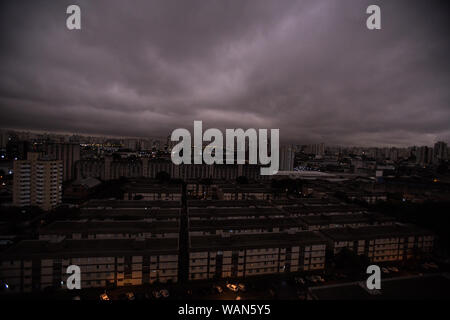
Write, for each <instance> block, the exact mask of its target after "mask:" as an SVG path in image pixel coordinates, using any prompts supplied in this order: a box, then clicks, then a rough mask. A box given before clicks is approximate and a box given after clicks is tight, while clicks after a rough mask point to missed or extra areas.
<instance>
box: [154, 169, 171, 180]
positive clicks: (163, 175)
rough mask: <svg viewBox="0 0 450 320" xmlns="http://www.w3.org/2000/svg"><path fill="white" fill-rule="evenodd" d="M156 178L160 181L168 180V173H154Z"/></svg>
mask: <svg viewBox="0 0 450 320" xmlns="http://www.w3.org/2000/svg"><path fill="white" fill-rule="evenodd" d="M155 178H156V180H158V181H159V182H160V183H163V182H168V181H169V180H170V174H168V173H167V172H165V171H160V172H158V173H157V174H156V177H155Z"/></svg>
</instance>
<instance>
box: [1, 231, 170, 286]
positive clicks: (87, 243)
mask: <svg viewBox="0 0 450 320" xmlns="http://www.w3.org/2000/svg"><path fill="white" fill-rule="evenodd" d="M69 265H77V266H79V267H80V269H81V288H82V289H83V288H93V287H101V288H106V287H108V286H119V287H120V286H125V285H142V284H145V283H154V282H155V281H159V282H167V281H173V282H176V281H177V277H178V276H177V275H178V240H177V239H146V240H132V239H120V240H63V241H59V242H51V241H43V240H25V241H22V242H20V243H18V244H17V245H15V246H14V247H11V248H9V249H8V250H6V251H5V252H2V254H1V255H0V282H2V283H3V284H6V285H7V287H8V290H9V291H11V292H30V291H40V290H44V289H45V288H48V287H53V288H66V280H67V277H68V274H67V273H66V271H67V267H68V266H69Z"/></svg>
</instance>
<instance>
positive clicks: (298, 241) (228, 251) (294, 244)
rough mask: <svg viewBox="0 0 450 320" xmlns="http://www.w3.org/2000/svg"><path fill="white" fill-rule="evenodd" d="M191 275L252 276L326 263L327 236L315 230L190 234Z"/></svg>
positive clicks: (192, 277)
mask: <svg viewBox="0 0 450 320" xmlns="http://www.w3.org/2000/svg"><path fill="white" fill-rule="evenodd" d="M189 241H190V252H189V279H190V280H199V279H213V278H230V277H233V278H235V277H248V276H254V275H265V274H277V273H284V272H297V271H316V270H322V269H323V268H324V267H325V251H326V240H325V239H324V238H323V237H322V236H321V235H320V234H319V233H315V232H300V233H296V234H252V235H233V236H223V235H222V236H218V235H215V236H198V237H190V239H189Z"/></svg>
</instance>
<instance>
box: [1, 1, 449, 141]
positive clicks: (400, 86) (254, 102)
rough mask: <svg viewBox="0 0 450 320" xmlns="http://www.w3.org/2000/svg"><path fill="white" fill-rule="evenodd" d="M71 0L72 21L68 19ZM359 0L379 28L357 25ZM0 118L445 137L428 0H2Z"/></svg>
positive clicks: (346, 136) (126, 127)
mask: <svg viewBox="0 0 450 320" xmlns="http://www.w3.org/2000/svg"><path fill="white" fill-rule="evenodd" d="M69 4H78V5H80V7H81V10H82V30H81V31H69V30H67V29H66V27H65V19H66V14H65V10H66V7H67V6H68V5H69ZM369 4H379V5H380V6H381V9H382V30H381V31H369V30H367V28H366V27H365V19H366V17H367V15H366V14H365V10H366V8H367V6H368V5H369ZM0 8H1V13H0V14H1V21H0V24H1V34H0V48H1V49H0V72H1V78H0V114H1V117H0V126H1V127H10V128H25V129H39V130H49V131H50V130H55V131H65V132H67V131H72V132H77V133H91V134H108V135H126V136H142V137H148V136H150V135H167V134H169V133H170V132H171V131H172V130H173V129H175V128H178V127H186V128H191V127H192V123H193V121H194V120H203V122H204V127H219V128H234V127H243V128H248V127H261V128H280V130H281V138H282V140H286V141H291V142H322V141H324V142H326V143H343V144H357V145H377V144H378V145H379V144H382V145H411V144H431V143H432V142H434V141H435V140H437V139H444V140H449V138H450V128H449V119H450V109H449V105H448V102H449V98H450V97H449V92H448V88H449V87H450V78H449V71H450V70H449V69H450V68H449V61H448V56H449V55H448V54H449V47H448V44H449V37H448V33H446V28H447V27H448V17H447V14H448V5H447V4H445V3H444V4H441V2H438V1H430V3H425V2H423V1H420V2H419V1H417V2H416V1H406V0H405V1H403V0H402V1H366V0H340V1H338V0H335V1H313V0H310V1H309V0H308V1H300V0H298V1H289V0H283V1H279V0H277V1H276V0H273V1H263V0H247V1H225V0H220V1H212V0H202V1H197V0H187V1H167V0H164V1H131V2H126V3H125V2H124V1H111V0H108V1H106V0H101V1H100V0H89V1H80V0H72V1H12V0H8V1H2V4H1V5H0Z"/></svg>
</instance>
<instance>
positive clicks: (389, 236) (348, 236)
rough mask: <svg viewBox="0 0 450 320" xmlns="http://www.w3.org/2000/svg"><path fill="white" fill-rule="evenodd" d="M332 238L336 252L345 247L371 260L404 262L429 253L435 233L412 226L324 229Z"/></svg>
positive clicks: (331, 248) (326, 234)
mask: <svg viewBox="0 0 450 320" xmlns="http://www.w3.org/2000/svg"><path fill="white" fill-rule="evenodd" d="M321 233H322V234H323V235H324V236H325V237H327V238H328V239H329V248H330V250H331V251H332V253H333V254H334V255H336V254H338V253H339V251H340V250H342V248H348V249H350V250H353V251H354V252H355V253H357V254H358V255H365V256H367V257H368V258H369V259H370V261H371V262H389V261H403V260H406V259H410V258H413V257H420V256H421V255H423V254H429V253H431V252H432V250H433V244H434V235H433V234H432V233H431V232H429V231H426V230H423V229H420V228H417V227H414V226H410V225H399V224H395V225H391V226H371V227H361V228H335V229H328V230H321Z"/></svg>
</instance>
